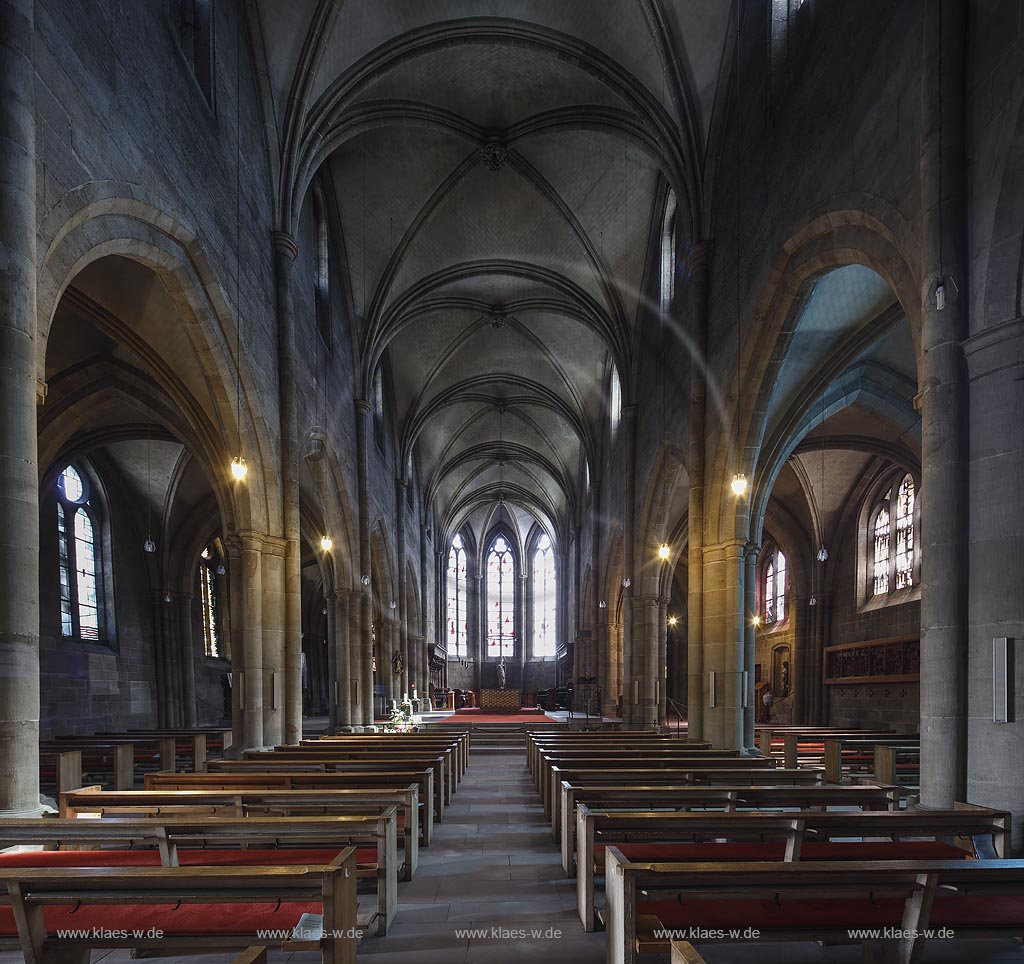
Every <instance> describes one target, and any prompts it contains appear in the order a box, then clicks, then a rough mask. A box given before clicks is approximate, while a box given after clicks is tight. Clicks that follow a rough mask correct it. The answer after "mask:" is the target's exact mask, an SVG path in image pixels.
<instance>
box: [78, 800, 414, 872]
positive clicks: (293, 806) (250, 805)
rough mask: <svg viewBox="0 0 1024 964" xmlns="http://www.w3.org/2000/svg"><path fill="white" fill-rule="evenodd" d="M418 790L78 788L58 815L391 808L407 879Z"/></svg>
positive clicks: (278, 813) (326, 812)
mask: <svg viewBox="0 0 1024 964" xmlns="http://www.w3.org/2000/svg"><path fill="white" fill-rule="evenodd" d="M419 799H420V792H419V786H418V785H417V784H415V783H410V784H408V785H407V786H404V787H395V788H393V789H384V788H379V789H358V788H348V789H339V790H171V789H168V790H113V791H104V790H101V789H100V788H99V787H82V788H81V789H77V790H74V791H69V792H67V793H62V794H61V796H60V816H61V817H65V818H68V817H79V816H80V815H85V816H96V817H102V816H111V817H161V816H165V817H166V816H182V817H187V816H194V815H196V814H203V815H207V816H214V817H236V818H246V817H253V816H266V817H271V816H273V817H283V816H337V815H342V814H345V813H360V812H362V813H366V812H367V810H368V808H373V807H392V806H393V807H396V808H397V813H398V831H399V834H400V835H401V836H402V838H403V840H404V856H405V859H404V861H403V864H402V874H403V879H404V880H412V878H413V877H414V876H415V874H416V868H417V867H418V866H419V844H420V829H419V828H420V813H419V811H420V806H419Z"/></svg>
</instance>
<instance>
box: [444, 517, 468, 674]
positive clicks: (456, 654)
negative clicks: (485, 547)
mask: <svg viewBox="0 0 1024 964" xmlns="http://www.w3.org/2000/svg"><path fill="white" fill-rule="evenodd" d="M466 585H467V576H466V548H465V546H464V545H463V542H462V536H461V535H456V536H455V538H454V539H452V547H451V549H450V550H449V552H448V640H447V643H448V655H449V656H450V657H452V658H455V659H465V658H466V657H467V656H468V655H469V619H468V616H467V612H468V606H467V601H466Z"/></svg>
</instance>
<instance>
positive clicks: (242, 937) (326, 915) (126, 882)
mask: <svg viewBox="0 0 1024 964" xmlns="http://www.w3.org/2000/svg"><path fill="white" fill-rule="evenodd" d="M0 884H2V886H0V947H3V948H10V949H16V950H20V951H21V952H22V954H23V956H24V959H25V960H26V961H31V962H36V964H45V962H57V961H60V962H62V964H88V961H89V952H90V950H91V949H93V948H130V949H132V950H134V951H144V950H156V951H159V952H160V953H163V954H166V953H175V952H176V953H179V954H189V953H193V954H194V953H210V952H211V950H214V949H219V950H240V949H246V948H250V947H254V946H263V947H275V948H281V949H282V950H288V951H295V950H319V951H320V952H321V954H322V958H323V961H324V964H355V961H356V946H357V943H358V939H359V931H358V927H357V924H356V852H355V848H346V849H345V850H344V851H342V853H340V854H339V855H338V857H337V858H336V859H335V860H333V861H331V862H330V863H329V864H325V865H308V866H294V867H281V866H269V867H104V868H99V869H98V868H74V867H65V868H59V869H57V868H47V869H32V868H24V869H15V868H11V869H10V870H8V871H4V872H3V873H2V874H0ZM268 904H269V905H271V907H270V908H268V906H267V905H268ZM151 905H158V908H153V907H152V906H151ZM210 905H212V906H214V907H225V906H226V907H229V908H230V909H231V913H230V916H228V918H227V919H226V920H224V921H223V922H222V924H221V926H217V924H218V922H216V921H211V914H210ZM275 905H276V906H275ZM317 912H319V913H320V914H321V915H322V933H321V934H320V935H319V936H316V935H311V934H306V933H302V934H297V933H296V932H295V927H296V925H297V924H298V922H299V920H300V919H301V917H302V915H303V914H304V913H317ZM72 915H73V916H72ZM154 920H156V921H157V922H158V923H159V929H160V933H159V935H155V934H153V933H152V931H151V927H152V926H153V923H154ZM58 928H68V929H71V928H73V929H75V930H76V931H78V932H79V935H81V932H83V931H84V932H86V933H87V935H88V936H75V937H65V938H58V937H57V930H58ZM94 928H96V930H94ZM257 930H260V931H264V932H266V931H284V932H291V933H292V934H293V937H292V938H291V939H289V938H286V939H284V940H282V939H281V938H280V937H273V938H270V937H260V936H258V935H257V933H256V932H257ZM300 937H301V939H299V938H300Z"/></svg>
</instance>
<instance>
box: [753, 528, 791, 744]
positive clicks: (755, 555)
mask: <svg viewBox="0 0 1024 964" xmlns="http://www.w3.org/2000/svg"><path fill="white" fill-rule="evenodd" d="M743 550H744V566H745V571H744V576H743V671H744V676H743V687H744V689H743V695H742V701H741V702H742V704H743V748H744V749H745V750H746V751H747V752H748V753H751V754H754V753H757V752H758V750H757V740H756V739H755V738H754V724H755V723H756V721H757V707H756V706H755V705H754V664H755V663H756V661H757V660H756V657H755V653H756V651H757V637H756V633H757V627H756V626H755V625H754V616H755V615H756V610H757V555H758V553H759V552H760V551H761V547H760V546H759V545H755V544H754V543H753V542H748V543H747V544H746V545H745V546H744V547H743ZM790 605H792V601H791V602H790ZM793 612H794V614H795V613H796V612H797V609H796V608H795V607H794V609H793Z"/></svg>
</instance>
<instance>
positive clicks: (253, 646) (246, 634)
mask: <svg viewBox="0 0 1024 964" xmlns="http://www.w3.org/2000/svg"><path fill="white" fill-rule="evenodd" d="M241 582H242V587H243V592H244V602H243V606H242V611H243V613H244V626H243V629H242V650H243V653H242V656H243V662H242V664H241V666H236V667H235V685H236V686H240V698H241V700H242V703H243V707H244V710H243V714H242V729H243V747H242V748H243V749H246V750H255V749H259V748H260V747H262V746H263V544H262V540H261V539H260V538H259V537H258V536H256V535H253V534H243V535H242V580H241ZM239 671H240V672H239ZM239 677H241V678H240V679H239Z"/></svg>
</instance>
